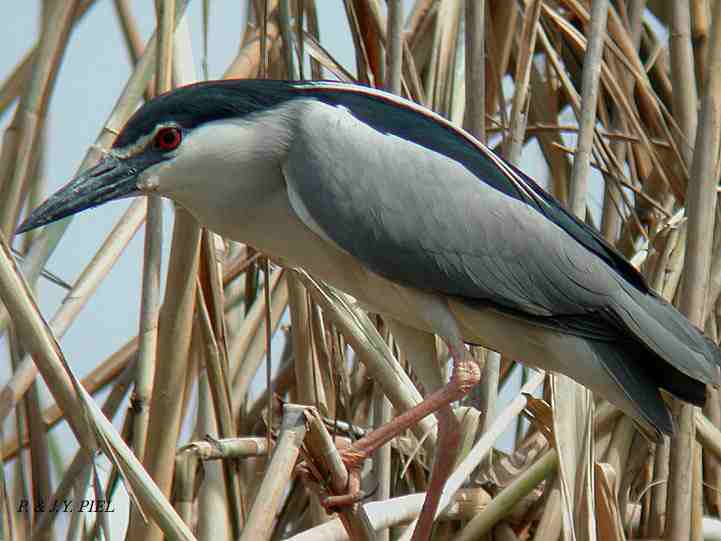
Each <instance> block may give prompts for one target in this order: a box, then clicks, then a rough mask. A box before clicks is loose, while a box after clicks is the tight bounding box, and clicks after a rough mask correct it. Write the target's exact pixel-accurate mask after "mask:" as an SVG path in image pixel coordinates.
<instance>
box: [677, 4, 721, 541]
mask: <svg viewBox="0 0 721 541" xmlns="http://www.w3.org/2000/svg"><path fill="white" fill-rule="evenodd" d="M712 20H713V22H712V25H711V40H710V45H709V59H708V74H707V75H706V84H705V85H704V87H705V88H704V96H703V99H702V102H701V110H700V111H699V125H698V126H699V127H698V131H697V134H696V144H695V149H694V154H693V163H692V166H691V178H690V180H689V185H688V193H687V196H686V212H687V216H688V236H687V252H688V255H687V257H686V260H685V264H684V284H685V286H684V288H683V294H682V296H681V299H680V305H679V306H680V309H681V311H682V312H683V313H684V314H685V315H686V317H688V318H689V320H690V321H691V322H692V323H695V324H696V325H698V326H700V327H702V326H703V323H704V319H705V304H706V298H707V292H708V284H709V271H710V265H711V246H712V243H713V224H714V219H715V209H716V204H717V203H716V200H717V197H716V179H715V177H714V176H713V175H714V173H715V169H716V160H717V157H718V152H719V130H721V103H719V100H720V99H721V4H719V3H716V4H714V9H713V19H712ZM675 413H676V419H677V426H678V434H677V435H676V436H675V437H674V438H673V445H672V446H671V454H670V466H669V501H668V506H667V521H666V539H680V538H681V537H684V536H686V537H687V536H689V535H690V529H691V526H690V521H691V480H692V472H693V468H692V456H693V441H694V439H695V435H694V431H695V424H694V422H693V416H694V408H693V406H691V405H688V404H685V405H681V404H679V405H678V406H677V408H676V412H675Z"/></svg>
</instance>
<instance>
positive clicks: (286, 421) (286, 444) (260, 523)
mask: <svg viewBox="0 0 721 541" xmlns="http://www.w3.org/2000/svg"><path fill="white" fill-rule="evenodd" d="M304 412H305V407H302V406H294V405H292V404H287V405H285V406H284V407H283V420H282V423H281V428H280V434H279V436H278V442H277V444H276V446H275V449H274V450H273V456H272V457H271V460H270V463H269V464H268V467H267V469H266V472H265V475H264V476H263V482H262V484H261V486H260V488H259V489H258V494H257V495H256V497H255V502H254V503H253V507H252V508H251V510H250V513H249V514H248V522H247V523H246V524H245V527H244V528H243V533H242V535H241V537H240V539H241V541H256V540H262V539H269V538H270V534H271V532H272V528H271V525H272V523H273V521H274V519H275V516H276V513H277V511H278V509H279V507H280V504H281V500H282V497H283V493H284V491H285V489H286V487H287V485H288V482H289V480H290V478H291V476H292V473H293V469H294V468H295V462H296V459H297V458H298V455H299V454H300V446H301V445H302V444H303V439H304V438H305V434H306V429H307V428H306V418H305V413H304Z"/></svg>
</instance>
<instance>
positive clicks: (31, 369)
mask: <svg viewBox="0 0 721 541" xmlns="http://www.w3.org/2000/svg"><path fill="white" fill-rule="evenodd" d="M144 206H145V205H144V204H143V202H142V201H136V202H134V203H133V204H132V205H131V206H130V208H128V210H127V211H126V212H125V214H124V215H123V217H122V218H121V219H120V221H119V222H118V223H117V224H116V226H115V227H114V228H113V230H112V231H111V232H110V234H109V235H108V237H107V238H106V239H105V241H104V242H103V244H102V246H101V247H100V249H99V250H98V252H97V253H96V254H95V256H94V257H93V258H92V260H91V261H90V262H89V263H88V265H87V266H86V267H85V269H83V272H82V273H81V274H80V276H79V277H78V279H77V281H76V283H75V285H74V286H73V288H72V289H71V290H70V291H69V292H68V294H67V295H66V296H65V298H64V299H63V302H62V304H61V305H60V308H59V309H58V311H57V312H56V313H55V315H54V316H53V318H52V320H51V321H50V328H51V329H52V330H53V332H54V333H55V334H56V335H57V336H58V337H62V336H63V335H64V334H65V332H66V331H67V330H68V328H69V327H70V325H71V324H72V322H73V321H74V320H75V318H76V317H77V315H78V314H79V313H80V310H81V309H82V308H83V307H84V306H85V304H86V303H87V302H88V300H89V299H90V297H91V296H92V295H93V293H95V290H96V289H97V288H98V286H99V285H100V283H101V282H102V281H103V279H104V278H105V277H106V276H107V275H108V273H109V272H110V270H111V269H112V267H113V265H114V264H115V262H116V261H117V260H118V258H119V257H120V254H121V253H122V252H123V250H124V249H125V247H126V246H127V244H128V242H130V239H131V238H132V237H133V235H135V232H136V231H137V230H138V228H139V227H140V224H141V223H142V218H143V210H144ZM36 375H37V367H36V365H35V363H33V360H32V359H31V358H30V356H29V355H27V356H25V357H24V358H23V361H22V363H21V364H20V366H19V367H18V369H17V370H16V371H15V373H14V374H13V378H12V379H11V381H10V382H9V383H8V385H7V386H5V387H4V388H3V390H2V391H0V396H2V397H3V402H2V403H0V420H1V419H4V418H5V416H6V415H7V414H8V413H9V412H10V410H11V409H12V407H13V406H14V404H15V402H16V401H17V400H18V399H19V398H20V397H21V396H23V394H24V393H25V391H26V390H27V388H28V387H29V386H30V384H31V383H32V382H33V381H34V379H35V376H36Z"/></svg>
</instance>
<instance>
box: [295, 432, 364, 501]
mask: <svg viewBox="0 0 721 541" xmlns="http://www.w3.org/2000/svg"><path fill="white" fill-rule="evenodd" d="M338 453H339V454H340V458H341V461H342V462H343V464H344V465H345V467H346V470H347V471H348V483H347V485H346V488H345V490H344V491H343V493H333V492H332V489H331V488H330V487H329V486H328V483H327V480H326V479H321V478H320V475H319V472H317V471H314V468H313V467H312V466H309V465H308V464H301V465H300V466H298V475H300V477H301V478H302V479H303V480H304V481H305V482H306V483H307V484H308V485H309V486H311V487H312V489H313V491H314V492H315V493H316V494H317V496H318V501H319V503H320V505H321V506H322V507H323V508H324V509H325V510H326V511H328V512H329V513H332V512H334V511H337V510H338V509H339V508H341V507H348V506H351V505H354V504H356V503H358V502H359V501H361V500H363V499H364V498H365V497H366V493H365V492H363V491H362V490H361V489H360V473H361V468H362V466H363V461H364V460H365V459H366V458H367V457H366V454H365V453H363V452H362V451H359V450H358V449H355V448H353V447H352V446H351V447H346V448H345V449H339V450H338Z"/></svg>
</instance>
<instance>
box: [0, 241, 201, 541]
mask: <svg viewBox="0 0 721 541" xmlns="http://www.w3.org/2000/svg"><path fill="white" fill-rule="evenodd" d="M0 248H1V250H0V298H1V299H2V301H3V302H4V303H5V305H6V306H7V307H8V311H9V312H10V313H12V314H13V323H14V324H15V328H16V329H17V331H18V333H19V335H20V336H21V339H22V340H23V344H24V345H25V347H27V348H28V350H29V351H30V352H31V353H32V355H33V358H34V359H35V362H36V364H37V365H38V370H39V371H40V373H41V374H42V376H43V378H44V380H45V381H46V383H47V385H48V388H49V389H50V390H51V392H52V393H53V396H54V397H55V400H56V402H57V403H58V404H59V405H60V407H61V408H62V409H63V411H64V412H65V415H66V418H67V419H68V422H69V424H70V427H71V429H72V430H73V433H74V434H75V436H76V438H77V439H78V441H79V443H80V445H81V447H82V449H83V450H84V452H86V453H88V454H89V455H92V454H93V453H94V452H96V451H99V450H100V449H101V448H102V449H103V450H104V451H105V453H106V455H107V456H108V457H111V458H112V459H113V460H114V461H115V464H116V465H118V466H121V470H122V471H123V472H124V476H125V479H126V480H127V481H128V483H129V486H131V487H133V489H134V493H135V495H136V496H137V497H138V498H140V501H141V502H142V503H143V505H144V506H145V507H146V509H147V510H148V511H150V513H151V514H152V516H153V518H154V519H155V520H156V521H157V522H158V524H160V525H161V526H162V528H163V530H164V531H166V532H169V533H170V532H172V534H173V535H176V536H177V537H178V538H179V539H189V540H190V539H193V536H192V534H191V533H190V531H189V530H188V529H187V528H186V527H185V526H184V525H183V524H182V522H179V521H178V520H177V517H176V516H175V514H174V513H173V511H172V508H171V507H169V505H168V502H167V500H165V499H163V498H162V497H161V496H160V494H159V492H158V490H157V487H156V486H155V485H154V484H153V482H152V480H151V479H150V477H149V476H148V475H147V473H146V472H145V470H143V468H142V467H141V465H140V463H139V462H138V461H137V459H135V457H134V455H133V454H132V452H130V449H129V448H128V447H127V445H125V443H124V442H123V441H122V439H121V438H120V437H119V436H118V434H117V432H116V431H115V429H114V428H113V426H112V425H111V424H110V423H109V422H108V421H107V419H106V418H105V417H104V416H103V415H102V413H100V411H99V410H98V409H97V406H95V404H94V402H92V400H91V399H88V398H87V394H83V393H84V390H83V389H82V387H80V385H79V382H77V380H73V378H74V376H72V372H71V371H70V370H69V368H68V366H67V363H66V361H65V359H64V358H63V356H62V353H61V351H60V348H59V346H58V344H57V342H56V341H55V339H54V337H53V336H52V333H51V331H50V329H49V327H48V326H47V323H45V321H44V320H43V319H42V317H41V316H40V314H39V312H38V310H37V307H36V306H35V304H34V302H33V300H32V296H31V294H30V292H29V290H28V288H27V284H26V282H25V281H24V280H23V279H22V277H21V276H20V274H19V273H18V269H17V267H16V266H15V264H14V261H13V260H12V256H11V255H10V251H9V249H8V247H7V244H6V243H5V240H4V238H3V237H2V236H0ZM79 404H81V405H82V406H83V407H82V408H79V407H78V405H79ZM96 434H97V435H98V436H99V437H98V438H97V439H96ZM99 446H102V447H99Z"/></svg>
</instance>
